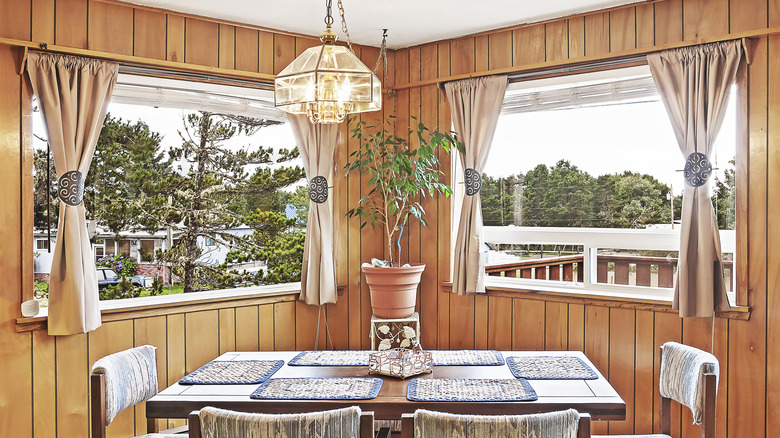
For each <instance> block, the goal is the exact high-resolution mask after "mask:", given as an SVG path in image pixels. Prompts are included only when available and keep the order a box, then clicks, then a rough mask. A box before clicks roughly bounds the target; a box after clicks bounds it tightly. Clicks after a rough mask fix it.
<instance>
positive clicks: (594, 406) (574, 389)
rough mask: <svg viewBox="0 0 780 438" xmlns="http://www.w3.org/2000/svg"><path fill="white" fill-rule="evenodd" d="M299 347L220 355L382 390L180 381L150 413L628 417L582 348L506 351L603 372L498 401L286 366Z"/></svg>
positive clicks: (461, 371) (497, 374)
mask: <svg viewBox="0 0 780 438" xmlns="http://www.w3.org/2000/svg"><path fill="white" fill-rule="evenodd" d="M296 354H298V352H296V351H274V352H272V351H268V352H265V351H264V352H231V353H225V354H223V355H221V356H219V357H218V358H217V359H216V360H261V359H265V360H267V359H280V360H284V362H285V365H284V366H283V367H282V368H281V369H279V371H277V372H276V373H275V374H274V375H273V376H272V378H278V377H380V378H382V379H383V381H384V382H383V384H382V389H381V391H380V392H379V395H378V396H377V397H376V398H374V399H370V400H255V399H251V398H249V394H251V393H252V392H253V391H254V390H255V389H256V388H257V386H258V385H257V384H252V385H179V384H178V383H176V384H173V385H171V386H169V387H168V388H166V389H164V390H163V391H161V392H160V393H158V394H157V395H155V396H154V397H152V398H151V399H150V400H149V401H147V402H146V416H147V418H187V415H188V414H189V413H190V412H191V411H193V410H196V409H200V408H202V407H204V406H215V407H219V408H223V409H233V410H237V411H243V412H264V413H291V412H309V411H320V410H327V409H336V408H342V407H347V406H354V405H358V406H360V408H361V409H363V410H367V411H374V415H375V418H377V419H387V420H398V419H400V418H401V414H402V413H405V412H414V411H415V410H416V409H418V408H424V409H430V410H439V411H444V412H451V413H459V414H486V415H502V414H503V415H506V414H528V413H537V412H550V411H556V410H562V409H568V408H574V409H576V410H577V411H579V412H587V413H589V414H590V415H591V416H592V418H593V420H625V418H626V403H625V402H624V401H623V399H621V398H620V396H619V395H618V393H617V392H616V391H615V389H614V388H612V386H611V385H610V384H609V382H608V381H607V380H606V379H605V378H604V376H602V375H601V373H600V372H599V371H598V370H597V369H596V367H595V366H593V363H591V362H590V360H588V358H587V357H586V356H585V355H584V354H583V353H582V352H579V351H503V352H502V354H503V355H504V358H506V357H509V356H523V355H527V356H535V355H563V356H576V357H579V358H581V359H582V360H584V361H585V363H587V364H588V365H590V366H591V367H592V368H593V369H594V370H596V373H597V374H598V376H599V378H598V379H596V380H530V381H529V382H530V383H531V386H532V387H533V388H534V390H535V391H536V394H537V395H538V396H539V399H538V400H536V401H532V402H528V401H512V402H506V401H495V402H413V401H409V400H407V399H406V387H407V385H408V383H409V379H406V380H400V379H397V378H394V377H387V376H380V375H373V374H372V375H369V374H368V366H288V365H287V362H288V361H289V360H290V359H292V358H293V357H294V356H295V355H296ZM413 378H423V379H435V378H507V379H510V378H514V376H513V375H512V372H511V371H510V370H509V367H507V366H506V365H501V366H434V370H433V373H431V374H422V375H419V376H415V377H413Z"/></svg>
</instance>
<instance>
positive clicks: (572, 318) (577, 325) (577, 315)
mask: <svg viewBox="0 0 780 438" xmlns="http://www.w3.org/2000/svg"><path fill="white" fill-rule="evenodd" d="M568 341H569V347H568V349H569V350H575V351H576V350H578V351H585V306H583V305H582V304H569V336H568Z"/></svg>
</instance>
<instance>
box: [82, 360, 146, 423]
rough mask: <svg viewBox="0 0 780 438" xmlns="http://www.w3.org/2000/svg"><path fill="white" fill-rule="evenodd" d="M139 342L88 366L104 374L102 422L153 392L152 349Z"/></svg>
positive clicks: (110, 419) (143, 399) (109, 421)
mask: <svg viewBox="0 0 780 438" xmlns="http://www.w3.org/2000/svg"><path fill="white" fill-rule="evenodd" d="M156 348H157V347H153V346H151V345H142V346H140V347H135V348H131V349H129V350H125V351H120V352H119V353H114V354H110V355H108V356H106V357H104V358H101V359H99V360H98V361H97V362H95V364H94V365H92V372H93V373H94V372H95V371H97V372H102V373H103V374H105V376H106V425H109V424H111V421H113V419H114V417H116V415H117V414H118V413H120V412H121V411H122V410H123V409H125V408H129V407H130V406H133V405H135V404H137V403H140V402H143V401H146V400H148V399H149V398H151V397H152V396H153V395H155V394H157V365H156V364H155V349H156Z"/></svg>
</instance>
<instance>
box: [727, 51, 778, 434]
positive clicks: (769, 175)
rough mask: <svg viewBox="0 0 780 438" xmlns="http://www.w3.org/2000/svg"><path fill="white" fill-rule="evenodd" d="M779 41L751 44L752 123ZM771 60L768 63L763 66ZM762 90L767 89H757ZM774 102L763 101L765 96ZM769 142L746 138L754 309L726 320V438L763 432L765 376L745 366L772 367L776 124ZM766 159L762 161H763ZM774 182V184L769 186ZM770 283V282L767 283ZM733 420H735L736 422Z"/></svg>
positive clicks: (762, 120) (759, 121)
mask: <svg viewBox="0 0 780 438" xmlns="http://www.w3.org/2000/svg"><path fill="white" fill-rule="evenodd" d="M777 46H778V39H777V38H776V37H775V38H772V39H771V43H767V39H761V40H758V41H756V42H755V44H754V48H753V50H754V52H753V63H752V64H751V65H750V69H749V73H748V74H749V77H748V80H749V82H750V91H749V93H750V94H749V98H750V105H749V107H748V110H749V121H748V123H749V124H750V126H751V130H752V129H753V126H755V127H756V128H760V127H763V126H767V116H768V114H767V112H766V108H767V105H769V107H770V108H771V107H773V106H774V107H777V104H778V100H774V99H777V92H776V91H775V90H774V86H773V85H772V82H774V81H773V80H769V81H768V82H767V80H768V77H767V73H768V72H767V69H768V68H769V67H770V66H771V68H772V72H773V73H774V72H777V67H776V66H775V63H776V60H775V59H774V58H777V56H778V54H780V50H778V47H777ZM767 62H770V63H771V64H767ZM762 90H767V91H762ZM770 96H771V97H772V99H773V101H768V98H769V97H770ZM767 128H768V130H769V131H768V132H769V135H770V137H769V141H767V138H766V137H765V136H763V135H757V136H755V137H751V139H750V164H749V165H750V170H749V173H748V175H749V178H750V180H749V182H748V185H749V187H750V192H749V193H748V205H749V208H750V215H749V218H748V290H749V291H750V295H749V304H750V307H751V309H752V310H753V314H752V315H751V318H750V321H729V373H728V379H729V380H728V381H729V384H730V387H731V388H735V389H737V388H738V390H734V391H729V394H728V404H729V410H728V414H729V422H728V431H727V434H726V435H727V436H736V435H743V436H762V435H763V434H764V431H765V427H766V424H765V422H766V416H765V414H766V411H765V409H766V402H765V398H764V397H755V396H754V395H755V394H761V393H763V392H765V391H766V383H767V381H766V375H765V373H758V372H752V373H751V372H745V370H759V369H771V368H772V367H771V366H770V367H767V356H766V354H767V351H766V348H767V344H766V340H767V330H766V327H767V312H766V309H767V291H768V290H772V291H774V292H775V293H777V290H778V289H777V286H778V282H777V273H776V272H770V271H771V269H777V268H778V267H780V253H778V251H777V245H778V242H780V235H778V233H777V230H776V229H773V227H774V228H776V227H777V219H776V218H775V217H772V216H771V215H772V214H777V212H778V210H777V206H775V205H773V203H775V202H777V199H778V198H777V191H776V190H771V191H770V190H767V187H773V188H774V187H777V184H778V182H780V150H778V148H777V144H778V142H777V138H778V137H777V128H776V126H772V125H769V126H768V127H767ZM765 163H766V164H765ZM773 184H774V185H773ZM768 282H769V283H768ZM732 419H739V420H738V421H736V420H732Z"/></svg>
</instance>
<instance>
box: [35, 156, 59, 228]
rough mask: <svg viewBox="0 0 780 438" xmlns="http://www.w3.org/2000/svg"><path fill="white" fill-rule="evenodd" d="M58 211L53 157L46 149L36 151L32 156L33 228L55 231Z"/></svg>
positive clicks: (55, 171)
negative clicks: (48, 228)
mask: <svg viewBox="0 0 780 438" xmlns="http://www.w3.org/2000/svg"><path fill="white" fill-rule="evenodd" d="M47 154H48V155H49V157H48V159H47ZM47 163H48V167H49V170H48V174H47V172H46V167H47ZM47 175H48V179H47ZM59 211H60V199H59V198H58V197H57V170H56V169H55V168H54V157H52V156H51V154H50V152H49V150H48V149H36V150H35V153H34V154H33V226H34V227H35V228H36V229H39V230H43V229H46V228H47V227H48V226H51V228H52V229H56V228H57V217H58V216H59Z"/></svg>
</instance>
